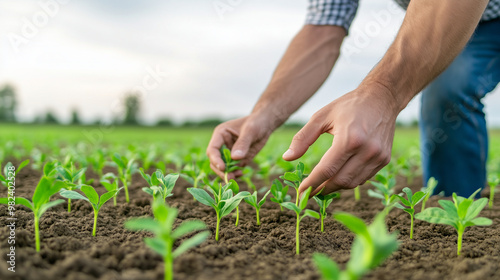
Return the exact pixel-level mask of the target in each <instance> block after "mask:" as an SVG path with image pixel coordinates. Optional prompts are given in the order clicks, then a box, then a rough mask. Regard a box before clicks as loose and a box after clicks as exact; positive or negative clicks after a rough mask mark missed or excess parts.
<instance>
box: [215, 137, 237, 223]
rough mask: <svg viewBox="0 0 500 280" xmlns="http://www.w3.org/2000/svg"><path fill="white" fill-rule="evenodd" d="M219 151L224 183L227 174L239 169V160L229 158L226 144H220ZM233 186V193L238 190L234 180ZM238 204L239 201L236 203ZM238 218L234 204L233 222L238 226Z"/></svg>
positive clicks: (229, 153) (229, 152)
mask: <svg viewBox="0 0 500 280" xmlns="http://www.w3.org/2000/svg"><path fill="white" fill-rule="evenodd" d="M220 153H221V155H222V160H223V161H224V165H225V169H224V183H226V184H228V183H229V182H228V180H227V175H228V174H229V173H231V172H234V171H236V170H239V169H241V167H239V166H238V163H239V161H237V160H233V159H232V158H231V151H230V150H229V149H228V148H226V146H222V147H221V149H220ZM233 188H235V189H234V190H233V191H234V193H238V192H239V188H240V187H239V186H238V184H236V182H235V183H234V184H233ZM238 205H239V203H238ZM239 220H240V207H239V206H236V222H235V223H234V226H236V227H237V226H238V222H239Z"/></svg>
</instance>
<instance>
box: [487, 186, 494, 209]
mask: <svg viewBox="0 0 500 280" xmlns="http://www.w3.org/2000/svg"><path fill="white" fill-rule="evenodd" d="M494 198H495V187H490V201H489V202H488V208H490V209H491V208H493V200H494Z"/></svg>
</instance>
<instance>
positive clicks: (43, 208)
mask: <svg viewBox="0 0 500 280" xmlns="http://www.w3.org/2000/svg"><path fill="white" fill-rule="evenodd" d="M63 202H64V199H57V200H54V201H50V202H47V203H45V204H43V205H42V206H40V209H38V217H41V216H42V215H43V213H45V211H47V210H49V208H51V207H54V206H56V205H59V204H61V203H63Z"/></svg>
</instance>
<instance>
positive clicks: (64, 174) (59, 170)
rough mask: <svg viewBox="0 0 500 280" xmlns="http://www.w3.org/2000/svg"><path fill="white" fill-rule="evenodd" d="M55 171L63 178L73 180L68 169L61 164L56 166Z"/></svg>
mask: <svg viewBox="0 0 500 280" xmlns="http://www.w3.org/2000/svg"><path fill="white" fill-rule="evenodd" d="M56 170H57V173H59V175H61V176H62V177H63V178H64V179H65V180H67V181H70V182H73V177H72V176H71V174H70V173H69V171H68V169H66V168H64V167H63V166H57V167H56Z"/></svg>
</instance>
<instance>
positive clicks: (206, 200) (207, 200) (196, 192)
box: [187, 188, 215, 208]
mask: <svg viewBox="0 0 500 280" xmlns="http://www.w3.org/2000/svg"><path fill="white" fill-rule="evenodd" d="M187 191H188V192H189V193H190V194H191V195H193V197H194V199H196V200H198V201H199V202H200V203H202V204H205V205H207V206H210V207H214V208H215V200H214V199H213V198H212V197H211V196H210V195H209V194H208V193H207V192H206V191H205V190H202V189H198V188H196V189H195V188H188V189H187Z"/></svg>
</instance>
